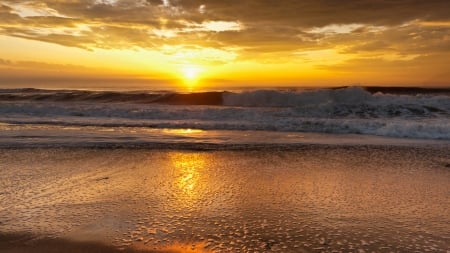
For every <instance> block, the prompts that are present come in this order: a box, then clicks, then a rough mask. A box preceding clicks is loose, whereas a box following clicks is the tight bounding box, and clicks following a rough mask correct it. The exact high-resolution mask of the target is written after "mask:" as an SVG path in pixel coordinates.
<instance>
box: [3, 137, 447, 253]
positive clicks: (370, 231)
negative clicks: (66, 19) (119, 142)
mask: <svg viewBox="0 0 450 253" xmlns="http://www.w3.org/2000/svg"><path fill="white" fill-rule="evenodd" d="M449 155H450V153H449V149H448V147H447V148H432V147H431V148H430V147H428V148H420V147H416V148H414V147H407V146H404V147H375V146H370V147H368V146H354V147H339V146H327V145H322V146H304V147H300V148H297V149H294V150H288V151H286V150H284V151H279V150H277V149H275V148H272V149H270V150H246V151H207V152H206V151H176V150H148V149H82V148H78V149H71V148H51V149H3V150H1V152H0V171H1V172H2V176H1V177H0V186H1V187H0V232H3V233H5V232H7V233H15V232H30V233H34V234H37V235H45V236H54V237H64V238H69V239H74V240H83V241H86V240H98V241H102V242H104V243H107V244H113V245H115V246H117V247H119V248H120V247H137V248H144V249H189V250H192V251H197V252H315V251H325V252H333V251H337V252H340V251H342V252H349V251H359V252H372V251H377V252H391V251H392V252H397V251H400V252H414V251H419V252H446V251H447V252H448V250H449V249H450V244H449V241H450V234H449V231H450V217H449V215H448V210H449V209H450V202H449V198H448V194H449V192H450V170H449V168H448V164H449V163H450V160H449V157H450V156H449Z"/></svg>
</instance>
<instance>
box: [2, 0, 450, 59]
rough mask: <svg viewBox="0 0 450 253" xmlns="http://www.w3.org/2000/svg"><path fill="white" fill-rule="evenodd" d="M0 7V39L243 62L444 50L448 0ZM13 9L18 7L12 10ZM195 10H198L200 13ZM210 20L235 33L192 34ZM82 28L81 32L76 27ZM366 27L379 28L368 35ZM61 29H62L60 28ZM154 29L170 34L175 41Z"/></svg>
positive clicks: (137, 0)
mask: <svg viewBox="0 0 450 253" xmlns="http://www.w3.org/2000/svg"><path fill="white" fill-rule="evenodd" d="M2 2H3V4H0V34H3V35H8V36H16V37H22V38H27V39H34V40H40V41H46V42H52V43H57V44H61V45H65V46H73V47H81V48H86V49H92V48H127V47H128V48H129V47H142V48H158V47H160V46H162V45H176V44H178V45H179V44H183V45H186V46H189V45H201V46H208V47H214V48H225V49H226V48H229V47H234V48H241V51H242V52H246V56H247V57H257V55H258V53H259V54H260V55H264V54H267V53H268V54H270V53H272V52H286V53H289V52H291V51H294V50H313V49H323V48H339V50H340V52H342V53H357V52H366V51H396V52H398V53H399V54H404V53H418V54H426V53H430V52H436V51H446V50H449V46H448V45H450V43H448V42H449V38H448V34H449V32H450V27H449V26H448V25H446V26H430V27H426V26H423V25H421V24H420V22H424V21H429V22H437V21H444V22H450V14H449V13H450V1H448V0H430V1H423V0H391V1H386V0H358V1H354V0H340V1H334V0H333V1H332V0H303V1H298V0H285V1H274V0H239V1H238V0H228V1H224V0H168V1H162V0H105V1H98V0H78V1H73V0H49V1H27V2H26V3H27V8H35V9H38V10H39V9H40V10H47V11H49V10H51V11H52V12H55V13H58V14H59V15H57V16H55V15H53V16H52V15H46V16H27V15H19V14H20V13H19V12H18V10H17V9H15V8H16V7H17V4H18V1H12V0H4V1H2ZM15 6H16V7H15ZM200 6H203V7H202V10H201V11H200V9H199V8H200ZM209 21H228V22H239V23H240V24H242V30H241V31H221V32H217V31H213V30H210V31H208V30H205V29H203V30H201V29H197V30H196V29H193V27H195V25H197V26H199V25H202V23H203V22H209ZM349 24H361V27H359V28H357V29H355V30H354V31H352V32H347V33H334V34H333V33H331V34H326V33H318V32H316V33H314V32H311V29H313V28H316V27H324V26H328V25H349ZM81 26H83V27H81ZM371 27H381V28H383V29H382V30H381V31H374V29H371ZM64 28H67V29H64ZM154 29H159V30H170V32H172V33H173V34H174V36H175V37H170V36H167V37H165V36H161V35H158V34H157V33H155V32H153V31H154Z"/></svg>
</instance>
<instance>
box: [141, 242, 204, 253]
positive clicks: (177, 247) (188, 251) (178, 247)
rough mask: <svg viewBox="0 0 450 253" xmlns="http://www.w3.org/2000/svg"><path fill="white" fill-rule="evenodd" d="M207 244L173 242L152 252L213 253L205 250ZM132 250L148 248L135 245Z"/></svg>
mask: <svg viewBox="0 0 450 253" xmlns="http://www.w3.org/2000/svg"><path fill="white" fill-rule="evenodd" d="M206 247H207V244H206V243H205V242H196V243H188V244H186V243H179V242H175V243H172V244H170V245H167V246H164V247H162V248H159V249H158V250H157V251H152V252H161V253H162V252H178V253H209V252H213V251H210V250H207V249H205V248H206ZM134 248H136V249H137V250H148V248H149V247H148V246H145V245H136V246H135V247H134Z"/></svg>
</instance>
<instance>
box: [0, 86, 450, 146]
mask: <svg viewBox="0 0 450 253" xmlns="http://www.w3.org/2000/svg"><path fill="white" fill-rule="evenodd" d="M16 93H17V92H16ZM33 94H34V93H33ZM35 95H36V94H34V95H33V98H32V99H29V98H27V99H22V100H21V99H16V100H14V101H3V102H0V105H1V106H0V122H3V123H13V124H50V125H63V126H71V125H79V126H107V127H151V128H198V129H207V130H266V131H283V132H319V133H333V134H369V135H379V136H389V137H401V138H423V139H444V140H450V130H449V129H450V96H448V95H446V94H441V95H431V94H421V95H420V94H419V95H394V94H383V93H375V94H372V93H369V92H368V91H366V90H364V89H362V88H359V87H351V88H345V89H335V90H332V89H323V90H309V91H276V90H258V91H249V92H242V93H232V92H224V93H223V94H222V95H223V105H222V106H220V105H219V106H218V105H214V106H212V105H186V104H184V105H170V104H167V103H142V101H139V103H136V102H133V99H132V100H131V101H128V100H125V102H124V97H122V95H121V94H114V95H113V96H110V95H109V94H108V95H105V94H103V95H101V96H100V97H102V99H101V100H100V101H96V100H95V99H94V100H93V99H92V98H93V95H92V94H91V95H85V94H84V95H79V94H77V95H70V99H69V100H70V102H65V101H59V100H58V101H59V102H55V101H53V100H52V99H51V98H52V96H51V95H48V96H46V97H45V99H43V100H44V101H42V99H38V100H36V98H37V97H36V96H35ZM213 95H214V96H216V97H217V94H213ZM49 96H50V98H49ZM58 96H59V97H61V94H59V95H58ZM73 96H75V97H77V99H75V100H74V99H73ZM130 96H134V95H130V93H126V96H125V97H126V98H127V99H128V98H130ZM138 96H139V97H144V98H146V97H148V96H145V95H142V94H141V93H139V95H138ZM188 96H189V95H188ZM206 96H209V94H206ZM38 97H39V98H42V96H40V95H39V96H38ZM81 97H83V99H81ZM86 97H90V98H89V99H88V100H87V101H86ZM94 97H95V96H94ZM106 97H107V98H108V99H106ZM112 97H115V98H118V97H119V98H118V100H117V101H115V102H111V101H109V102H105V99H106V100H110V99H112ZM150 97H152V96H150ZM158 97H165V95H158ZM152 98H153V97H152ZM183 101H185V100H183ZM183 101H181V100H180V101H176V103H178V104H179V103H181V102H183ZM191 102H192V101H191ZM191 102H190V103H191Z"/></svg>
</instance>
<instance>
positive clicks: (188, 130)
mask: <svg viewBox="0 0 450 253" xmlns="http://www.w3.org/2000/svg"><path fill="white" fill-rule="evenodd" d="M163 132H164V133H168V134H179V135H189V134H198V133H202V132H204V131H203V130H201V129H191V128H186V129H164V131H163Z"/></svg>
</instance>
